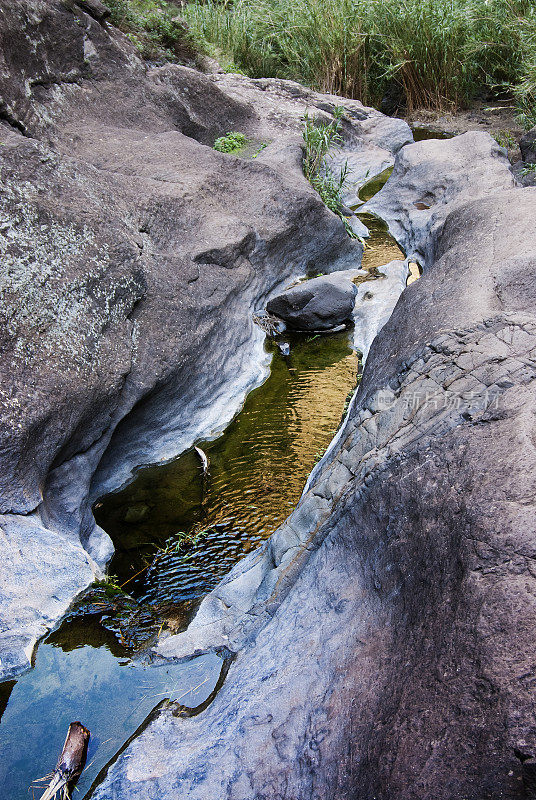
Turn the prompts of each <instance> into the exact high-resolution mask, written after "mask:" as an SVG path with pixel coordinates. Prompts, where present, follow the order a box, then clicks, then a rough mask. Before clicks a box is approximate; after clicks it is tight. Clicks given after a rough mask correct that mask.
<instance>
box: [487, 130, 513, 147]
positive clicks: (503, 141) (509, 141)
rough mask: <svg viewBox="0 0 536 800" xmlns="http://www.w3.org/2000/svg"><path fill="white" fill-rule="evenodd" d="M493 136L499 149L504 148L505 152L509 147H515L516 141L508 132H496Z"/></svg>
mask: <svg viewBox="0 0 536 800" xmlns="http://www.w3.org/2000/svg"><path fill="white" fill-rule="evenodd" d="M493 135H494V137H495V141H496V142H497V144H498V145H499V147H505V148H506V149H507V150H508V148H509V147H517V139H516V138H515V136H512V134H511V133H510V131H497V132H496V133H494V134H493Z"/></svg>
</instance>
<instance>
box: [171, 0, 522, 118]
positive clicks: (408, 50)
mask: <svg viewBox="0 0 536 800" xmlns="http://www.w3.org/2000/svg"><path fill="white" fill-rule="evenodd" d="M534 13H535V11H534V0H294V2H293V3H289V2H288V0H234V2H233V0H227V2H223V3H220V2H215V0H206V1H205V2H203V0H194V1H193V2H191V3H190V4H188V5H187V6H186V7H185V8H184V10H183V15H184V17H185V18H186V19H187V21H188V24H189V25H190V30H191V32H192V34H193V35H194V37H195V38H196V39H197V41H198V42H200V43H202V45H203V46H204V47H208V48H209V49H210V48H212V49H213V51H214V53H215V54H216V55H223V56H224V58H225V59H227V60H228V61H229V63H230V64H231V65H234V66H235V67H236V68H238V69H240V70H242V71H244V72H246V73H247V74H249V75H251V76H253V77H261V76H262V77H270V76H272V77H282V78H293V79H295V80H299V81H301V82H303V83H306V84H308V85H310V86H312V87H314V88H316V89H319V90H321V91H327V92H332V93H335V94H341V95H345V96H348V97H355V98H358V99H360V100H362V101H363V102H365V103H378V102H379V101H380V99H381V97H382V95H383V94H384V92H385V90H386V88H387V86H393V85H395V86H398V87H399V90H400V91H401V92H403V94H404V95H405V100H406V104H407V107H408V109H409V110H411V109H413V108H415V107H421V108H422V107H427V108H434V109H438V110H444V109H448V108H453V107H460V106H463V105H465V104H467V103H469V102H470V101H471V100H472V99H473V98H474V97H475V96H476V95H478V94H479V93H482V92H483V91H488V92H489V91H499V90H501V89H504V87H507V86H510V85H512V84H514V85H520V84H521V87H522V88H520V89H519V91H518V96H519V97H520V98H521V100H520V102H522V103H524V102H525V101H526V103H529V104H530V103H531V102H533V100H534V97H533V92H534V84H535V80H536V63H535V58H534V55H535V51H536V44H535V34H534V27H535V26H534ZM531 92H532V94H531Z"/></svg>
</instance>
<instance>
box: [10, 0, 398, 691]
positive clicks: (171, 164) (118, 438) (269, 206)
mask: <svg viewBox="0 0 536 800" xmlns="http://www.w3.org/2000/svg"><path fill="white" fill-rule="evenodd" d="M84 5H85V4H84V3H80V4H76V3H74V2H73V3H71V2H62V0H46V2H45V0H5V2H2V4H1V8H0V35H1V46H0V98H1V99H0V176H1V181H2V193H1V195H0V253H1V255H2V273H1V287H0V288H1V294H0V319H1V347H2V359H1V361H0V374H1V378H2V381H1V385H2V390H1V392H0V409H1V410H0V425H1V433H2V436H1V440H0V513H2V514H3V517H2V530H1V532H0V571H1V576H0V585H1V587H2V589H1V590H0V592H1V593H0V659H2V666H0V677H8V676H11V675H15V674H17V673H18V672H20V671H22V670H23V669H25V668H27V667H28V666H29V664H30V656H31V651H32V647H33V645H34V644H35V642H36V641H37V640H38V639H39V638H40V637H41V636H42V635H43V634H44V633H45V632H46V629H47V628H48V627H49V626H50V625H52V624H54V622H55V621H57V620H58V619H59V618H60V617H61V615H62V614H63V613H64V612H65V610H66V609H67V607H68V606H69V604H70V602H71V601H72V599H73V598H74V597H75V596H76V594H77V593H79V592H80V591H81V590H82V589H83V588H84V587H85V586H87V585H88V584H89V583H90V582H91V580H92V579H93V576H95V575H100V573H101V571H102V569H103V568H104V566H105V565H106V563H107V561H108V560H109V558H110V556H111V553H112V550H113V548H112V543H111V542H110V540H109V538H108V536H107V535H106V534H105V533H104V531H102V530H100V529H99V528H97V527H96V526H95V523H94V519H93V516H92V513H91V503H92V502H93V500H95V499H96V498H97V497H98V496H99V495H100V494H102V493H103V492H105V491H109V490H111V489H114V488H117V487H118V486H120V485H121V484H123V483H125V482H126V481H128V480H129V479H130V477H131V476H132V472H133V470H134V469H135V468H136V467H137V466H138V465H139V464H141V463H149V462H156V461H159V460H166V459H169V458H172V457H174V456H176V455H177V454H178V453H179V452H181V451H182V450H183V449H185V448H186V447H189V446H190V445H191V444H192V443H193V441H195V439H196V438H198V437H200V436H208V435H211V434H213V433H214V432H216V431H217V430H220V429H221V428H222V427H223V426H224V425H225V424H226V422H228V421H229V420H230V418H231V417H232V416H233V414H234V413H235V411H236V410H237V408H238V407H239V406H240V403H241V402H242V400H243V398H244V395H245V393H246V392H247V390H248V389H249V388H251V387H252V386H253V385H255V384H256V383H258V382H259V381H260V380H262V378H263V377H264V376H265V374H266V356H265V354H264V352H263V334H262V331H261V330H260V328H258V327H257V326H255V325H254V323H253V321H252V312H253V311H256V310H260V309H262V308H263V307H264V306H265V304H266V301H267V299H269V297H270V295H271V294H272V293H274V292H275V291H276V290H278V289H279V288H280V286H281V285H282V284H288V282H289V280H290V279H291V278H293V277H296V276H298V275H302V274H306V273H307V274H315V273H316V272H329V271H331V270H340V269H348V268H354V267H359V264H360V260H361V252H362V247H361V244H360V243H359V242H355V241H351V240H350V239H349V237H348V236H347V235H346V232H345V230H344V227H343V225H342V223H341V221H340V220H339V219H338V218H337V217H336V216H335V215H333V214H332V213H331V212H329V211H328V210H327V209H326V208H325V206H324V205H323V204H322V202H321V201H320V198H319V197H318V195H317V194H316V192H315V191H314V190H313V189H312V188H311V187H310V186H309V184H308V183H307V181H306V180H305V178H304V176H303V173H302V168H301V160H302V149H301V128H302V125H303V115H304V113H305V110H306V109H310V110H311V111H312V110H313V109H314V110H315V113H317V114H318V115H319V116H321V117H322V118H323V119H326V120H330V119H332V117H331V114H330V110H332V109H333V107H334V103H335V101H336V99H335V98H332V97H331V96H327V95H318V94H315V93H314V92H311V91H310V90H307V89H304V88H303V87H300V86H298V84H294V83H292V82H285V81H264V82H263V81H260V82H259V81H251V80H249V79H247V78H244V77H241V76H229V75H222V74H214V75H210V76H209V75H204V74H202V73H200V72H197V71H196V70H193V69H189V68H186V67H181V66H177V65H165V66H162V67H149V66H148V65H147V64H145V63H144V62H143V61H141V60H140V58H139V56H138V54H137V51H136V49H135V48H134V46H133V45H132V44H131V43H130V42H129V40H128V38H127V37H125V36H124V35H122V34H120V33H119V32H118V31H116V30H115V29H114V28H113V27H112V26H110V25H108V24H104V25H103V24H101V22H102V20H101V21H99V20H97V19H95V18H94V14H95V13H96V10H97V11H98V8H99V7H100V4H99V3H91V4H87V5H88V7H87V10H88V11H90V8H89V5H91V9H92V11H93V16H92V14H91V13H86V11H85V10H84ZM103 13H104V12H103ZM349 108H351V109H353V110H354V111H355V114H358V116H359V118H357V117H356V118H355V119H353V121H352V120H351V119H349V120H348V122H347V123H346V131H347V134H346V133H345V147H347V148H348V150H349V151H351V150H352V149H356V150H359V151H360V152H362V154H363V158H364V159H365V160H366V153H367V152H369V151H370V150H371V148H372V150H374V153H375V148H376V146H377V144H375V143H374V142H375V134H374V128H375V126H378V131H379V139H378V141H379V140H380V139H381V140H382V142H383V140H384V139H385V137H384V134H383V130H384V127H385V124H386V123H385V121H384V118H383V117H382V115H381V114H379V112H377V111H375V110H373V109H367V108H365V107H363V106H362V105H361V104H360V103H357V102H356V101H350V102H349ZM389 128H390V130H391V131H392V136H391V139H390V140H389V141H386V142H385V143H384V145H382V147H381V149H382V152H383V155H384V156H385V157H387V158H391V159H392V158H393V157H394V152H395V149H394V148H395V147H396V146H398V142H399V141H401V140H403V139H404V137H406V136H407V130H408V128H407V125H406V123H404V122H402V121H395V122H392V123H389ZM229 130H239V131H242V132H244V133H245V134H246V136H247V137H248V138H249V139H250V140H251V141H253V142H257V141H258V142H259V143H260V142H265V143H267V144H268V146H267V147H266V149H265V150H264V151H262V153H261V154H260V155H259V157H258V158H256V159H254V160H252V159H249V160H247V159H243V158H242V159H241V158H237V157H235V156H231V155H224V154H220V153H217V152H215V151H214V150H212V144H213V142H214V140H215V139H216V138H217V137H218V136H220V135H222V134H224V133H226V132H227V131H229ZM396 130H398V131H399V137H398V139H397V138H396V136H395V135H394V132H396ZM380 134H381V135H380ZM389 147H391V150H389V149H388V148H389ZM386 148H387V149H386ZM375 157H376V156H374V158H375ZM371 158H372V156H371ZM25 531H26V532H25ZM69 564H70V567H69ZM55 565H56V567H55ZM69 570H70V571H69Z"/></svg>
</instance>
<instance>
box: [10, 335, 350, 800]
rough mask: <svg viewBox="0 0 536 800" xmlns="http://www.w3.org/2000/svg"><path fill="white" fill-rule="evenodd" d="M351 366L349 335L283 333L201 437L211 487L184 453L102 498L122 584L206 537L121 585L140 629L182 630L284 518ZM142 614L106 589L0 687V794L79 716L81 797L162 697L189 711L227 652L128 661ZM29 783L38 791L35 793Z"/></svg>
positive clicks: (58, 744) (46, 768)
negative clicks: (192, 541)
mask: <svg viewBox="0 0 536 800" xmlns="http://www.w3.org/2000/svg"><path fill="white" fill-rule="evenodd" d="M357 369H358V360H357V356H356V354H355V353H354V352H353V351H352V350H351V348H350V345H349V337H348V333H341V334H336V335H333V336H325V337H314V338H313V337H310V338H309V340H308V339H306V338H301V339H296V340H294V341H291V354H290V356H289V357H288V358H285V357H283V356H282V355H281V354H280V352H279V350H278V349H276V352H274V356H273V362H272V369H271V373H270V376H269V378H268V380H267V381H266V382H265V383H264V384H263V386H261V387H259V388H258V389H256V390H255V391H254V392H252V393H251V394H250V395H249V397H248V398H247V400H246V404H245V406H244V409H243V410H242V412H241V413H240V414H239V415H238V416H237V418H236V419H235V420H234V422H233V423H231V425H230V426H229V427H228V428H227V430H226V432H225V433H224V435H223V436H221V437H220V438H219V439H217V440H215V441H213V442H207V443H202V445H201V446H202V447H203V448H204V449H205V450H206V452H207V454H208V456H209V458H210V462H211V467H210V478H209V480H208V481H204V480H203V476H202V472H201V470H200V461H199V458H198V457H197V456H196V455H195V453H194V452H193V451H190V452H188V453H185V454H184V455H183V456H181V457H180V458H178V459H177V460H176V461H175V462H173V463H171V464H168V465H165V466H159V467H155V468H149V469H144V470H141V471H140V473H139V474H138V476H137V478H136V480H135V481H134V483H132V484H131V485H130V486H128V487H127V488H126V489H124V490H123V491H122V492H119V493H117V494H113V495H109V496H108V497H107V498H104V499H103V500H102V501H101V502H102V505H100V506H99V508H97V509H96V514H97V516H98V521H99V522H100V524H102V525H104V527H105V528H106V529H107V530H108V531H109V532H110V533H111V534H112V536H113V537H114V540H115V542H116V544H117V555H116V557H115V558H114V560H113V563H112V565H111V571H112V572H114V571H115V572H116V574H117V575H118V576H119V580H121V581H123V580H127V579H128V578H129V577H130V576H131V575H132V574H134V573H135V572H137V571H138V570H139V569H140V568H143V566H144V565H145V559H148V560H149V561H151V560H153V559H154V556H155V553H158V551H157V547H164V546H166V545H168V544H169V543H170V542H173V541H174V540H175V538H176V537H177V534H178V532H179V531H189V530H191V529H192V528H194V529H195V528H196V527H199V526H201V527H202V528H203V529H206V530H207V531H208V532H207V534H206V535H205V536H204V537H202V538H200V539H199V542H198V544H197V545H195V546H193V547H190V548H188V549H187V551H186V552H184V553H181V554H175V555H170V556H166V557H164V558H162V559H160V560H159V561H157V562H156V564H155V566H154V567H153V569H152V570H150V571H147V570H146V571H144V572H143V573H142V575H140V576H138V578H137V579H135V580H134V581H131V583H130V584H129V585H127V586H126V587H125V589H128V590H129V592H130V593H131V594H132V595H133V596H134V598H135V600H136V601H137V602H139V605H138V606H137V608H138V609H141V610H142V612H145V610H146V609H148V608H149V609H151V611H152V614H149V615H148V619H149V623H148V624H147V625H146V628H145V629H143V625H141V628H142V629H143V630H145V632H146V633H147V634H148V635H154V634H155V633H156V632H157V631H158V630H159V629H160V627H161V626H162V625H163V624H164V625H167V626H168V627H170V628H171V629H178V628H180V627H183V626H184V624H185V622H186V621H187V619H188V618H189V617H190V616H191V614H192V611H193V609H194V608H195V606H196V604H197V603H198V602H199V600H200V598H201V597H202V596H203V595H204V594H205V593H206V592H207V591H209V590H210V589H211V588H212V587H213V586H214V585H215V584H216V583H217V581H218V580H219V579H220V577H221V576H222V575H223V574H224V573H225V572H227V571H228V570H229V569H230V567H231V566H232V565H233V564H234V563H235V562H236V561H237V560H238V559H240V558H241V557H242V556H243V555H244V554H245V553H247V552H248V551H249V550H250V549H251V548H253V547H256V546H257V544H258V543H259V542H261V541H262V540H263V539H264V538H266V537H267V536H269V535H270V533H271V532H272V531H273V530H275V528H276V527H277V526H278V524H279V523H280V522H281V521H282V520H283V519H284V518H285V517H286V516H287V515H288V513H289V511H290V510H291V508H292V507H293V506H294V505H295V504H296V502H297V500H298V498H299V495H300V493H301V490H302V488H303V485H304V483H305V481H306V478H307V475H308V473H309V472H310V470H311V468H312V467H313V465H314V463H315V460H316V459H317V458H318V457H319V456H320V454H321V453H322V451H323V450H324V449H325V448H326V447H327V445H328V443H329V441H330V440H331V438H332V436H333V433H334V431H335V429H336V427H337V424H338V423H339V420H340V418H341V415H342V412H343V407H344V403H345V400H346V397H347V395H348V392H349V391H351V390H352V388H353V387H354V386H355V382H356V375H357ZM99 607H101V612H100V613H96V612H98V610H99ZM88 608H89V610H91V611H93V613H92V614H91V615H89V616H88V614H87V611H88ZM138 616H139V612H138V611H136V608H135V610H134V612H133V613H131V612H130V611H129V608H128V607H127V609H126V611H125V608H124V602H123V599H122V598H121V596H117V597H116V596H112V597H111V598H109V599H107V598H106V595H105V594H104V592H102V591H101V592H100V594H98V595H97V597H96V598H95V599H94V601H93V602H92V603H91V602H89V601H86V602H85V603H83V604H82V605H81V606H80V608H79V610H78V612H75V614H74V615H73V616H72V617H71V618H70V619H68V620H67V621H66V622H64V624H63V625H62V626H61V628H60V629H59V631H57V632H55V633H53V634H51V635H50V636H49V637H48V638H47V640H46V641H45V642H44V643H42V644H41V645H40V647H39V649H38V651H37V654H36V660H35V667H34V669H33V670H31V671H30V672H28V673H26V674H25V675H23V676H22V677H21V678H20V679H19V680H18V681H16V682H15V681H9V682H7V683H4V684H0V714H1V712H3V714H2V715H1V722H0V784H1V785H2V786H3V790H2V792H0V796H2V797H6V798H9V799H10V800H23V798H24V799H25V800H27V798H28V797H32V793H31V792H30V794H29V793H28V789H29V787H30V786H31V785H32V781H34V780H35V779H36V778H40V777H42V776H43V775H46V774H47V773H49V772H51V771H52V770H53V768H54V766H55V763H56V759H57V757H58V755H59V753H60V751H61V748H62V746H63V742H64V739H65V735H66V732H67V728H68V726H69V723H70V722H72V721H74V720H80V721H81V722H82V723H83V724H84V725H85V726H86V727H88V728H89V729H90V731H91V733H92V738H91V742H90V753H89V756H88V766H86V769H85V770H84V773H83V775H82V777H81V779H80V781H79V784H78V786H79V789H80V792H79V793H77V794H76V796H78V797H80V798H82V797H83V796H84V794H85V793H86V792H87V790H88V789H89V787H90V785H91V784H92V782H93V781H94V780H95V778H96V776H97V774H98V773H99V772H100V770H101V769H102V768H103V767H104V766H105V764H106V763H107V762H108V761H109V760H110V759H111V758H112V757H113V756H114V754H116V753H117V751H118V750H119V749H120V748H121V747H122V746H123V744H124V743H125V742H126V740H127V739H128V738H129V737H130V736H131V735H132V734H133V733H134V731H135V730H136V729H137V728H138V727H139V725H140V724H141V723H142V722H143V721H144V719H145V718H146V717H147V715H148V714H149V713H150V712H151V711H152V710H153V709H154V708H155V706H156V705H158V703H159V702H160V701H161V700H163V699H164V698H170V699H178V698H182V699H181V701H180V702H181V703H182V704H184V705H188V706H190V707H195V706H198V705H199V704H200V703H202V702H203V701H204V700H205V699H206V698H207V697H208V695H209V694H210V693H211V691H212V690H213V689H214V687H215V686H216V684H217V681H218V678H219V676H220V672H221V670H222V666H223V662H222V659H221V658H219V656H216V655H214V654H212V655H209V656H202V657H200V658H197V659H194V660H192V661H190V662H188V663H186V664H174V665H166V666H165V667H150V666H147V665H146V664H144V663H143V662H142V661H137V660H135V661H132V660H131V659H130V656H131V655H132V649H131V648H130V647H129V646H128V645H129V644H131V638H129V633H130V631H131V629H132V627H133V626H132V620H133V619H134V620H135V623H136V624H135V625H134V629H135V631H136V634H137V635H135V636H133V637H132V640H133V641H135V643H136V645H139V644H140V641H141V642H143V640H144V636H143V630H142V635H141V636H140V635H139V630H138V627H140V626H138V625H137V622H138ZM108 628H112V629H114V630H115V631H116V633H117V636H116V635H114V633H112V631H111V630H108ZM118 636H119V639H120V640H121V641H123V642H124V643H125V645H126V646H123V645H121V644H120V642H119V641H118ZM34 791H35V797H36V798H38V797H40V795H41V793H42V791H43V789H42V788H41V789H38V788H35V790H34Z"/></svg>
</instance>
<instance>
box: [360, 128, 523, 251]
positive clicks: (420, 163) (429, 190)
mask: <svg viewBox="0 0 536 800" xmlns="http://www.w3.org/2000/svg"><path fill="white" fill-rule="evenodd" d="M515 185H516V182H515V179H514V177H513V175H512V172H511V170H510V163H509V161H508V158H507V155H506V151H505V150H504V149H503V148H502V147H499V145H498V144H497V142H496V141H495V139H493V137H491V136H490V135H489V134H488V133H479V132H477V131H473V132H469V133H464V134H463V135H462V136H455V137H454V138H453V139H447V140H438V139H436V140H433V139H431V140H428V141H423V142H417V143H416V144H412V145H410V146H408V147H404V149H403V150H402V151H401V152H400V154H399V157H398V158H397V159H396V161H395V166H394V169H393V172H392V175H391V177H390V178H389V180H388V181H387V183H386V184H385V186H384V187H383V189H382V190H381V191H379V192H378V193H377V194H376V195H374V197H373V198H372V200H370V201H369V202H368V203H366V204H365V205H364V206H362V207H361V208H360V209H359V210H360V211H363V212H368V213H371V214H374V215H376V216H378V217H381V219H383V220H385V222H387V224H388V226H389V232H390V233H391V235H392V236H393V237H394V238H395V239H396V241H397V242H398V243H399V244H400V246H401V247H402V249H403V250H404V251H405V253H406V255H407V256H408V257H409V258H410V259H412V260H415V261H418V262H419V263H420V264H423V265H424V264H426V263H428V262H430V263H431V262H432V261H433V260H434V253H433V252H432V251H430V248H433V247H434V245H435V240H436V236H435V234H436V232H437V230H438V228H439V227H440V226H441V225H442V224H443V222H444V220H445V218H446V216H447V215H448V214H449V213H451V212H452V210H453V208H454V207H455V206H456V205H457V204H462V205H463V204H466V203H467V202H468V201H469V200H470V199H471V198H472V197H479V196H483V195H494V194H496V193H497V192H498V191H501V190H502V189H509V188H513V187H514V186H515ZM395 186H396V191H394V190H393V187H395Z"/></svg>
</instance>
